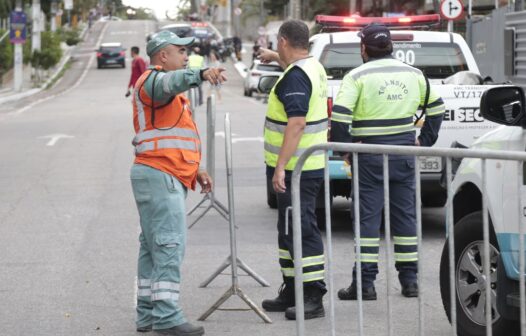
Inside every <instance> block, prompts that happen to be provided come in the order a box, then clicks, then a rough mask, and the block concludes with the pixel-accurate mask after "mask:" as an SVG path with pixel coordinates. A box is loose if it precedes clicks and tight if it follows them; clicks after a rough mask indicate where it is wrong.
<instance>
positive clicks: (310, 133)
mask: <svg viewBox="0 0 526 336" xmlns="http://www.w3.org/2000/svg"><path fill="white" fill-rule="evenodd" d="M294 67H300V68H301V69H302V70H303V71H304V72H305V74H307V76H308V77H309V79H310V82H311V84H312V94H311V96H310V100H309V110H308V111H307V116H306V122H307V125H306V127H305V129H304V130H303V135H302V136H301V140H300V142H299V144H298V148H297V150H296V152H295V153H294V155H293V156H292V157H291V159H290V160H289V162H288V163H287V165H286V166H285V169H286V170H293V169H294V167H295V166H296V162H297V161H298V158H299V156H300V155H301V154H302V153H303V152H304V151H305V149H307V148H308V147H310V146H313V145H317V144H322V143H326V142H327V126H328V118H327V74H326V72H325V69H324V68H323V66H322V65H321V64H320V63H319V62H318V61H317V60H315V59H314V58H312V57H309V58H305V59H302V60H299V61H297V62H295V63H293V64H291V65H289V66H288V67H287V69H286V70H285V72H284V73H283V75H281V77H280V78H279V79H278V81H277V82H276V85H274V87H273V88H272V90H271V92H270V95H269V99H268V108H267V117H266V120H265V132H264V138H265V163H266V164H267V165H268V166H270V167H276V164H277V161H278V156H279V151H280V149H281V146H282V145H283V139H284V135H285V127H286V126H287V121H288V117H287V113H286V112H285V108H284V106H283V103H282V102H281V101H280V100H279V99H278V96H277V95H276V93H275V90H276V87H277V85H278V84H279V82H280V81H281V80H282V79H283V77H284V76H286V75H287V73H288V72H289V71H290V70H291V69H292V68H294ZM324 167H325V157H324V154H323V153H317V154H313V155H311V156H310V157H309V158H308V159H307V161H306V162H305V165H304V166H303V169H302V170H303V171H306V170H315V169H322V168H324Z"/></svg>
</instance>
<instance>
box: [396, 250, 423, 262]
mask: <svg viewBox="0 0 526 336" xmlns="http://www.w3.org/2000/svg"><path fill="white" fill-rule="evenodd" d="M395 261H418V252H409V253H395Z"/></svg>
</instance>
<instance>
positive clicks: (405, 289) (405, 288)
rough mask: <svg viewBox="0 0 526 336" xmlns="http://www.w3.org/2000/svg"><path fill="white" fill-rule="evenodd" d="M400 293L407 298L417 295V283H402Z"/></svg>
mask: <svg viewBox="0 0 526 336" xmlns="http://www.w3.org/2000/svg"><path fill="white" fill-rule="evenodd" d="M402 295H403V296H405V297H408V298H412V297H418V284H417V283H416V282H413V283H408V284H405V285H402Z"/></svg>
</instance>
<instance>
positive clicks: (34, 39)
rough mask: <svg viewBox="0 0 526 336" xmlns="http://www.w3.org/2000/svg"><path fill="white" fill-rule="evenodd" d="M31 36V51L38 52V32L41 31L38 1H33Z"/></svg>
mask: <svg viewBox="0 0 526 336" xmlns="http://www.w3.org/2000/svg"><path fill="white" fill-rule="evenodd" d="M32 14H33V15H32V16H33V34H32V35H31V51H32V52H33V51H35V50H40V32H41V31H42V22H41V21H40V18H41V15H40V0H33V8H32Z"/></svg>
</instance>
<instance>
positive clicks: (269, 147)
mask: <svg viewBox="0 0 526 336" xmlns="http://www.w3.org/2000/svg"><path fill="white" fill-rule="evenodd" d="M264 147H265V150H266V151H267V152H270V153H272V154H276V155H279V151H280V149H281V147H278V146H274V145H271V144H269V143H266V142H265V145H264ZM306 150H307V149H305V148H298V149H296V151H295V152H294V154H293V156H296V157H300V156H301V154H303V152H305V151H306ZM315 155H323V151H322V150H318V151H315V152H314V153H312V155H311V157H312V156H315Z"/></svg>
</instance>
